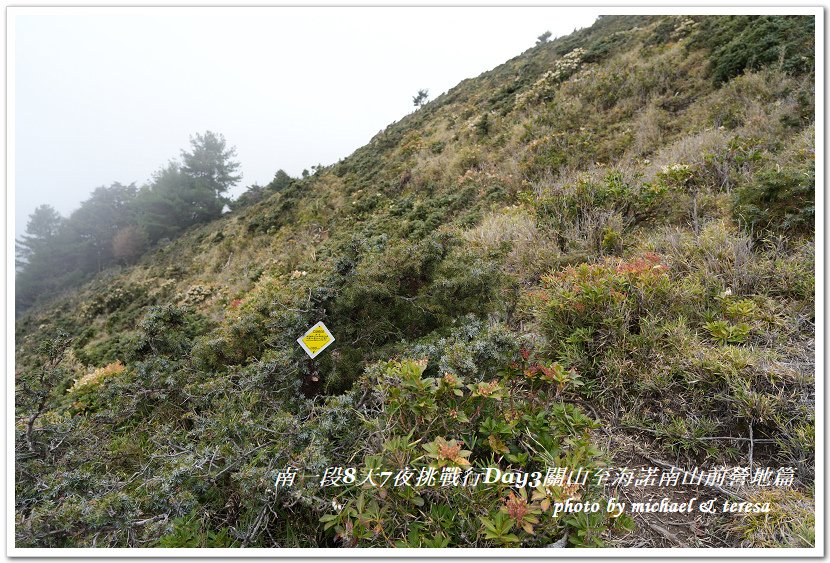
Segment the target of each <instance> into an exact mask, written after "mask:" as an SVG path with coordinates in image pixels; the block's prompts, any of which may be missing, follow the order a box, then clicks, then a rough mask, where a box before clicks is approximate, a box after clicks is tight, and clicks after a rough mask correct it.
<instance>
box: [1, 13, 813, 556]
mask: <svg viewBox="0 0 830 563" xmlns="http://www.w3.org/2000/svg"><path fill="white" fill-rule="evenodd" d="M812 33H813V22H812V18H807V17H748V16H747V17H683V16H666V17H645V16H634V17H630V16H626V17H621V16H608V17H603V18H600V19H599V20H598V21H597V23H596V24H595V25H594V26H592V27H591V28H589V29H585V30H580V31H578V32H575V33H574V34H572V35H570V36H567V37H564V38H560V39H557V40H556V41H553V42H550V43H545V44H542V45H537V46H536V47H534V48H532V49H529V50H528V51H526V52H525V53H523V54H522V55H520V56H519V57H516V58H514V59H512V60H510V61H508V62H506V63H505V64H503V65H501V66H499V67H497V68H496V69H494V70H492V71H490V72H487V73H484V74H483V75H481V76H479V77H477V78H474V79H470V80H465V81H463V82H462V83H460V84H459V85H458V86H457V87H455V88H453V89H452V90H450V91H449V92H447V93H446V94H444V95H442V96H440V97H438V98H437V99H435V100H434V101H432V102H430V103H429V104H427V105H426V106H425V107H424V108H422V109H420V110H418V111H416V112H414V113H412V114H410V115H408V116H406V117H404V118H403V119H401V120H400V121H399V122H397V123H395V124H392V125H390V126H389V127H387V128H386V129H385V130H384V131H382V132H380V133H379V134H378V135H376V136H375V137H374V138H373V139H372V140H371V141H370V142H369V143H368V144H367V145H366V146H364V147H362V148H361V149H359V150H357V151H356V152H355V153H354V154H353V155H351V156H350V157H348V158H346V159H344V160H342V161H341V162H338V163H336V164H334V165H331V166H329V167H326V168H322V169H320V170H318V171H317V172H316V173H315V174H314V175H313V176H311V177H309V178H306V179H303V180H299V181H297V182H295V183H293V184H292V185H290V186H288V187H287V188H285V189H282V190H280V191H275V192H274V193H272V195H270V196H268V197H267V198H266V199H265V200H263V201H261V202H259V203H256V204H254V205H252V206H250V207H245V208H242V209H240V210H237V211H234V212H233V213H230V214H228V215H226V216H225V217H223V218H222V219H220V220H217V221H215V222H212V223H209V224H207V225H204V226H200V227H198V228H195V229H192V230H191V231H188V232H187V233H186V234H185V235H184V236H182V237H181V238H179V239H177V240H175V241H173V242H172V243H170V244H169V245H167V246H164V247H161V248H158V249H156V250H155V251H153V252H152V253H150V254H148V255H146V256H144V257H143V258H142V259H141V261H140V262H139V263H138V264H137V265H136V266H134V267H130V268H123V269H120V270H112V271H109V272H105V273H104V274H102V275H101V276H99V277H98V278H96V279H95V280H93V281H92V282H90V283H89V284H86V285H85V286H83V287H81V288H79V289H78V290H77V291H73V292H69V293H67V294H65V295H61V296H57V297H56V298H55V299H54V300H53V301H52V302H50V303H48V304H45V305H43V306H40V307H38V308H36V309H34V310H32V311H30V312H27V314H26V315H24V316H23V317H21V318H20V319H18V322H17V327H16V328H17V334H16V357H17V373H16V379H17V420H18V425H17V431H18V434H17V443H16V452H17V456H18V457H17V459H18V461H17V475H16V491H17V495H16V503H17V505H16V509H17V513H16V514H17V527H16V529H17V544H18V546H88V545H92V544H93V542H94V543H95V545H99V546H100V545H107V546H153V545H160V546H223V545H234V546H263V547H277V546H280V547H282V546H315V545H319V546H328V545H330V546H335V545H359V546H391V545H401V546H412V547H417V546H427V545H450V546H473V545H475V546H487V545H494V546H499V545H506V546H510V545H522V546H541V545H548V544H550V543H553V542H554V541H556V540H558V539H560V538H561V537H563V536H565V535H567V536H568V538H569V542H570V544H571V545H575V546H592V545H600V544H609V543H610V544H611V545H620V546H626V545H633V542H634V541H635V538H634V537H633V536H632V535H626V532H625V529H626V527H630V526H631V525H637V526H639V529H640V530H652V531H653V530H654V527H653V525H654V523H655V522H657V523H658V524H659V522H660V520H659V519H657V520H655V521H649V520H648V519H647V518H646V517H638V518H636V522H632V521H628V520H627V519H625V518H623V519H616V520H613V519H609V518H607V517H605V516H604V515H598V516H596V517H594V516H585V517H584V518H583V517H582V516H572V515H561V514H560V515H557V516H555V517H554V516H551V515H550V514H549V511H550V505H551V504H554V503H555V502H556V501H557V500H563V499H564V498H567V497H568V496H569V495H576V496H578V497H579V498H582V499H583V500H591V501H593V500H596V501H597V502H605V499H607V498H609V497H612V496H617V497H619V496H620V495H619V494H618V493H615V492H614V491H613V490H611V489H609V488H607V487H606V486H604V484H603V483H593V482H590V483H587V484H585V485H574V486H570V487H568V486H559V485H553V486H551V487H539V488H536V489H535V490H534V489H533V488H532V487H528V488H525V489H522V490H521V491H519V490H516V489H514V491H510V487H509V486H508V485H507V484H501V485H499V486H489V487H480V488H474V489H471V488H465V487H444V488H440V487H439V488H430V487H426V488H423V487H415V486H400V487H394V488H393V487H376V488H365V487H364V488H361V487H357V486H354V484H349V483H348V481H347V482H346V483H347V484H349V486H345V487H344V486H338V487H333V486H329V487H321V486H320V476H322V475H324V474H325V473H326V468H327V467H335V466H341V467H345V466H352V467H356V468H359V469H360V472H359V473H360V474H361V476H362V475H364V474H365V469H366V468H371V467H374V468H393V469H395V470H396V471H399V470H402V469H403V468H405V467H407V466H408V467H412V468H413V469H414V470H415V471H416V473H417V472H419V471H421V470H422V467H424V466H425V465H428V464H429V463H432V464H433V465H435V466H437V467H439V468H446V467H458V468H459V469H460V470H466V468H467V467H468V465H469V464H470V463H472V464H473V465H475V466H478V467H487V466H490V467H496V466H498V467H501V468H502V469H507V468H513V469H521V470H526V471H541V472H542V474H544V471H545V469H546V468H547V467H554V466H568V467H571V468H574V467H584V468H586V469H590V470H591V471H595V470H597V469H598V468H600V467H602V466H604V465H612V466H613V465H623V464H628V463H631V464H632V465H634V464H644V463H646V464H647V460H648V459H649V458H653V459H658V460H662V459H672V460H674V461H675V463H676V464H678V465H682V466H687V467H691V466H693V465H700V466H701V467H704V466H705V467H713V466H715V465H718V464H723V463H725V464H729V465H747V464H751V465H753V467H757V465H758V464H762V465H763V466H766V465H769V466H772V467H778V466H782V467H792V468H794V470H795V473H796V475H797V479H796V480H795V482H794V489H795V490H794V492H790V493H789V496H788V497H786V499H784V497H783V496H782V495H780V494H779V490H778V489H774V488H769V489H766V488H762V487H757V486H756V487H749V488H740V487H737V488H735V490H734V491H733V492H734V493H735V498H744V499H755V500H753V502H756V501H757V502H761V500H758V499H765V498H768V497H769V498H774V499H775V500H774V502H773V504H774V505H775V510H778V511H779V513H780V514H792V513H793V511H795V510H798V511H799V512H798V514H801V515H802V516H801V517H799V518H798V519H795V518H793V519H791V520H788V522H787V523H786V524H785V525H782V526H780V527H779V528H778V529H776V530H769V529H767V528H766V527H765V525H763V524H762V523H760V522H759V521H758V520H757V516H756V517H753V516H752V515H740V516H721V517H711V518H708V519H706V520H705V521H704V523H705V524H707V527H706V528H705V529H698V530H697V532H694V533H692V532H691V531H690V530H692V527H691V522H690V523H689V526H686V527H683V528H681V529H679V530H674V529H673V530H672V532H671V533H670V534H669V535H661V534H659V533H656V534H655V537H654V538H651V539H650V540H649V541H653V542H655V544H657V545H667V543H666V542H668V544H672V545H689V546H708V545H717V546H727V545H729V546H732V545H741V544H744V545H758V546H769V545H791V546H803V545H805V544H809V543H810V539H809V538H810V537H811V536H810V534H811V533H812V532H811V531H810V524H809V522H810V518H813V514H812V512H813V510H814V508H813V505H812V504H811V503H812V495H813V493H812V488H811V487H812V482H813V471H814V469H813V468H814V449H813V448H814V445H813V439H814V438H813V435H814V430H813V424H814V423H813V421H814V414H813V413H814V402H815V398H814V394H813V378H814V365H813V363H812V362H813V350H814V325H813V323H814V311H815V301H814V292H815V287H814V286H815V280H814V274H813V272H814V218H813V213H814V209H813V205H814V204H813V201H814V145H815V142H814V125H813V119H814V118H813V115H814V87H813V83H814V76H813V72H812V60H813V53H812V45H813V44H812ZM272 191H273V190H272ZM319 320H323V321H324V322H325V323H326V325H327V326H328V327H329V328H330V329H331V330H332V332H333V333H334V335H335V337H336V339H337V341H336V342H335V344H334V345H333V346H331V347H330V348H329V349H328V350H327V351H326V352H325V353H324V354H322V355H321V356H320V357H319V358H318V359H317V360H315V361H313V362H312V361H309V360H307V359H306V358H305V355H304V353H303V352H302V350H301V349H300V348H299V347H298V346H297V344H296V342H295V339H296V338H297V337H298V336H299V335H301V334H302V333H303V332H304V331H305V330H306V329H307V328H308V327H310V326H311V325H313V324H314V323H315V322H317V321H319ZM415 360H418V361H415ZM76 380H77V382H74V381H76ZM73 382H74V383H73ZM588 415H590V416H588ZM632 436H634V437H635V438H634V439H636V440H637V441H638V442H639V443H640V444H648V447H647V451H642V452H640V453H641V454H642V455H644V456H648V457H644V458H626V457H625V456H626V455H629V454H628V453H626V452H630V451H631V448H629V447H628V446H627V445H626V443H627V440H631V439H632ZM712 437H719V439H714V438H712ZM720 438H723V439H722V440H721V439H720ZM600 444H601V445H602V446H603V447H602V448H600V447H598V446H599V445H600ZM606 450H607V451H606ZM288 466H291V467H294V468H297V469H298V470H299V473H300V474H301V475H306V476H311V475H318V477H317V478H316V479H315V478H312V477H307V478H305V479H299V478H298V480H297V482H296V484H295V485H294V487H293V488H290V487H283V488H275V487H274V484H273V483H274V480H275V479H276V478H277V476H278V475H279V474H280V473H279V471H280V470H281V469H284V468H285V467H288ZM445 472H446V471H445ZM361 479H362V478H361ZM342 484H343V482H342V479H341V481H340V485H342ZM756 485H757V483H756ZM658 493H659V491H658ZM692 493H694V490H692V491H691V493H689V496H694V495H693V494H692ZM629 494H632V495H635V498H641V497H636V495H643V494H645V493H643V492H642V491H639V492H634V491H629ZM776 494H779V496H778V497H775V495H776ZM697 496H700V495H699V494H698V495H697ZM642 498H644V497H642ZM782 499H784V500H782ZM341 504H342V505H345V507H344V508H342V509H338V507H339V506H340V505H341ZM333 507H334V508H333ZM453 516H454V518H453ZM658 516H659V515H658ZM321 519H322V520H321ZM671 538H674V539H671Z"/></svg>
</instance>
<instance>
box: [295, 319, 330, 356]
mask: <svg viewBox="0 0 830 563" xmlns="http://www.w3.org/2000/svg"><path fill="white" fill-rule="evenodd" d="M297 342H299V343H300V346H302V347H303V350H305V353H306V354H308V357H309V358H314V357H316V356H317V355H318V354H319V353H320V352H322V351H323V350H325V349H326V348H327V347H328V346H329V344H331V343H332V342H334V336H332V334H331V332H329V329H328V328H327V327H326V325H324V324H323V322H322V321H320V322H319V323H317V324H316V325H314V326H313V327H311V328H310V329H308V331H307V332H306V333H305V334H304V335H302V336H301V337H299V338H298V339H297Z"/></svg>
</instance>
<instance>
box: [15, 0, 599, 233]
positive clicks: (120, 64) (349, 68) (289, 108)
mask: <svg viewBox="0 0 830 563" xmlns="http://www.w3.org/2000/svg"><path fill="white" fill-rule="evenodd" d="M10 10H11V9H10ZM598 14H599V12H598V11H597V10H596V9H576V8H401V7H395V8H389V7H387V8H242V9H225V8H198V9H196V8H187V9H174V8H155V9H149V8H141V9H128V8H118V9H112V8H110V9H93V8H87V9H83V8H80V9H79V8H73V9H71V10H67V9H62V10H55V9H47V10H42V11H38V10H34V9H31V8H29V9H27V10H26V12H25V13H23V12H13V11H10V12H9V18H10V20H11V24H12V25H13V33H14V42H13V47H14V53H13V59H12V60H13V65H14V69H13V70H14V75H12V74H11V70H12V69H11V68H10V69H9V71H10V72H9V79H10V83H9V84H10V89H11V90H10V93H13V96H14V104H15V105H14V119H15V128H14V150H15V153H14V165H15V174H14V190H15V192H14V193H15V221H16V224H15V233H16V236H19V235H20V234H22V233H23V232H24V231H25V228H26V221H27V218H28V215H29V214H30V213H31V212H32V211H33V210H34V208H35V207H36V206H37V205H39V204H41V203H49V204H51V205H53V206H54V207H55V208H56V209H57V210H58V211H59V212H61V214H63V215H64V216H67V215H68V214H69V213H70V212H71V211H72V210H73V209H76V208H77V207H78V204H79V203H80V202H81V201H82V200H84V199H86V198H87V197H88V196H89V194H90V192H92V190H93V189H95V188H96V187H98V186H109V185H110V184H112V183H113V182H121V183H124V184H129V183H131V182H136V183H137V184H139V185H141V184H142V183H144V182H146V181H148V180H149V179H150V177H151V175H152V173H153V172H154V171H156V170H157V169H159V168H160V167H161V166H162V165H164V164H165V163H167V162H168V161H169V160H170V159H173V158H178V157H179V152H180V150H181V149H184V148H188V147H189V136H190V135H192V134H194V133H196V132H203V131H205V130H212V131H215V132H219V133H222V134H224V135H225V138H226V139H227V141H228V143H229V144H230V145H235V146H236V148H237V152H238V156H237V160H238V161H239V162H240V163H241V165H242V166H241V172H242V174H243V178H242V182H241V183H240V185H239V186H237V187H236V188H235V189H234V190H233V192H232V194H231V195H233V196H236V195H238V194H239V193H241V192H242V191H244V188H245V186H248V185H251V184H254V183H256V184H260V185H264V184H267V183H268V182H269V181H270V180H271V179H272V178H273V176H274V173H275V172H276V171H277V170H278V169H280V168H282V169H284V170H285V171H286V172H288V173H289V174H290V175H292V176H299V175H300V173H301V172H302V170H303V169H304V168H310V167H311V166H312V165H315V164H323V165H328V164H332V163H334V162H336V161H337V160H339V159H341V158H344V157H346V156H348V155H349V154H351V152H352V151H354V150H355V149H357V148H358V147H360V146H362V145H364V144H366V143H367V142H368V141H369V139H370V138H371V137H372V136H373V135H374V134H375V133H377V132H378V131H379V130H380V129H382V128H384V127H385V126H386V125H388V124H389V123H391V122H392V121H395V120H398V119H400V118H401V117H403V116H404V115H406V114H407V113H409V112H411V111H412V110H413V105H412V96H413V95H415V93H416V92H417V91H418V89H420V88H428V89H429V92H430V99H434V98H435V97H437V96H438V95H439V94H441V93H442V92H445V91H447V90H448V89H450V88H452V87H453V86H455V85H456V84H457V83H458V82H460V81H461V80H463V79H465V78H471V77H475V76H477V75H479V74H481V73H482V72H485V71H487V70H490V69H491V68H493V67H495V66H497V65H499V64H501V63H502V62H505V61H507V60H508V59H511V58H513V57H515V56H517V55H519V54H520V53H522V52H523V51H524V50H526V49H528V48H529V47H531V46H533V45H534V43H535V41H536V37H537V36H538V35H540V34H542V33H543V32H544V31H546V30H550V31H551V32H552V33H553V37H554V38H555V37H558V36H561V35H565V34H568V33H570V32H572V31H573V30H574V29H576V28H581V27H586V26H589V25H590V24H591V23H593V21H594V20H595V19H596V17H597V15H598ZM10 112H11V107H10Z"/></svg>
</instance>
